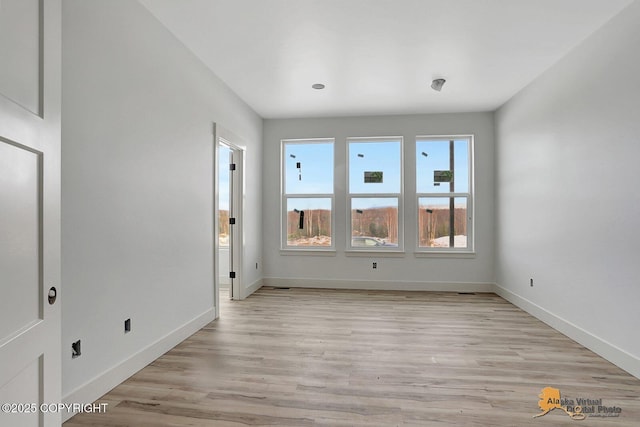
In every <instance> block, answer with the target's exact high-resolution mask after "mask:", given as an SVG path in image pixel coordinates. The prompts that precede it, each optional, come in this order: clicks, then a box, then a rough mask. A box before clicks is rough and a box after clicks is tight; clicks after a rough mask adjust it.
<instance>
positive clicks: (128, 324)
mask: <svg viewBox="0 0 640 427" xmlns="http://www.w3.org/2000/svg"><path fill="white" fill-rule="evenodd" d="M129 332H131V319H127V320H125V321H124V333H125V334H128V333H129Z"/></svg>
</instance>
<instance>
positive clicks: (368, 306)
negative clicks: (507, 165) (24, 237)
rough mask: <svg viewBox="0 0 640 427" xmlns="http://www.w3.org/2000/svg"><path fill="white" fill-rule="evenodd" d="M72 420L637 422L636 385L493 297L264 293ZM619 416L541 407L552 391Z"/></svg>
mask: <svg viewBox="0 0 640 427" xmlns="http://www.w3.org/2000/svg"><path fill="white" fill-rule="evenodd" d="M221 312H222V317H221V318H220V319H219V320H217V321H215V322H212V323H211V324H209V325H208V326H207V327H205V328H204V329H202V330H201V331H199V332H198V333H196V334H195V335H193V336H192V337H191V338H189V339H187V340H186V341H184V342H183V343H182V344H180V345H178V346H177V347H176V348H174V349H173V350H171V351H170V352H168V353H167V354H165V355H164V356H162V357H160V358H159V359H157V360H156V361H155V362H153V363H152V364H151V365H149V366H148V367H146V368H144V369H143V370H142V371H140V372H139V373H137V374H136V375H134V376H133V377H131V378H130V379H129V380H127V381H126V382H124V383H123V384H121V385H120V386H118V387H117V388H115V389H114V390H113V391H111V392H110V393H108V394H107V395H106V396H104V397H103V398H102V399H101V400H100V401H99V402H107V403H109V407H108V410H107V412H106V413H105V414H80V415H77V416H75V417H74V418H72V419H71V420H69V421H68V422H67V423H65V424H64V426H65V427H76V426H137V427H141V426H247V425H250V426H258V425H268V426H436V427H438V426H491V427H500V426H508V427H513V426H518V427H519V426H578V425H582V426H611V427H614V426H615V427H622V426H624V427H627V426H629V427H631V426H634V427H637V426H640V397H639V396H640V380H638V379H636V378H634V377H632V376H631V375H629V374H627V373H625V372H624V371H622V370H621V369H619V368H617V367H616V366H614V365H612V364H611V363H609V362H607V361H605V360H604V359H602V358H600V357H598V356H596V355H595V354H594V353H592V352H591V351H589V350H587V349H585V348H584V347H582V346H580V345H578V344H576V343H575V342H573V341H572V340H570V339H568V338H566V337H565V336H563V335H561V334H560V333H558V332H556V331H554V330H553V329H551V328H549V327H548V326H546V325H545V324H543V323H542V322H540V321H538V320H536V319H535V318H533V317H531V316H529V315H528V314H526V313H524V312H523V311H521V310H519V309H518V308H516V307H514V306H513V305H511V304H510V303H508V302H506V301H505V300H503V299H501V298H500V297H498V296H496V295H494V294H477V295H459V294H457V293H422V292H384V291H334V290H311V289H290V290H288V289H282V290H280V289H272V288H263V289H261V290H259V291H258V292H257V293H255V294H254V295H253V296H251V297H250V298H248V299H247V300H245V301H242V302H229V301H225V302H224V304H223V306H222V307H221ZM547 386H549V387H554V388H558V389H560V391H561V393H562V397H563V398H573V399H575V398H589V399H602V400H603V402H602V403H603V404H604V405H606V406H617V407H619V408H621V409H622V412H621V414H620V416H619V417H618V418H609V419H607V418H595V417H589V418H587V419H586V420H584V421H575V420H572V419H570V418H569V416H568V415H567V414H565V413H564V412H562V411H561V410H560V409H555V410H553V411H552V412H550V413H548V414H547V415H545V416H543V417H540V418H536V419H533V415H535V414H537V413H539V412H540V410H539V408H538V394H539V393H540V392H541V389H542V388H544V387H547Z"/></svg>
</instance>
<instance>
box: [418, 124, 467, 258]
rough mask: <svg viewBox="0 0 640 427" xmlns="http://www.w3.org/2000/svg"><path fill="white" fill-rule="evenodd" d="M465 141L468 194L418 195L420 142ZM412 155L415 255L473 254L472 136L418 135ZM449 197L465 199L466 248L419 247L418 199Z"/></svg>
mask: <svg viewBox="0 0 640 427" xmlns="http://www.w3.org/2000/svg"><path fill="white" fill-rule="evenodd" d="M461 139H466V140H467V141H468V159H469V164H468V167H469V192H467V193H465V192H453V193H449V192H445V193H419V192H418V191H417V189H418V167H419V165H418V162H419V159H420V158H419V156H418V155H417V146H418V142H420V141H428V140H432V141H443V140H461ZM414 151H416V152H415V153H414V156H415V160H414V161H415V172H416V174H415V177H414V181H415V185H416V197H415V201H416V224H415V230H416V236H415V239H416V248H415V251H416V255H418V256H420V255H423V256H425V255H436V254H460V255H465V254H466V255H470V254H475V249H474V248H475V235H474V227H473V225H474V222H475V211H474V204H475V203H474V193H475V191H474V181H475V179H474V175H475V173H474V165H475V161H474V151H475V150H474V135H418V136H416V146H415V150H414ZM451 197H454V198H456V197H465V198H466V199H467V247H466V248H445V247H422V246H420V212H419V209H420V199H421V198H443V199H449V198H451Z"/></svg>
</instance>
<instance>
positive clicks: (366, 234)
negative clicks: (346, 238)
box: [351, 197, 398, 247]
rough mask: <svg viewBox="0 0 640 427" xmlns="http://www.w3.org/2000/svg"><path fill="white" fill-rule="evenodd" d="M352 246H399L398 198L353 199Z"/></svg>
mask: <svg viewBox="0 0 640 427" xmlns="http://www.w3.org/2000/svg"><path fill="white" fill-rule="evenodd" d="M351 246H353V247H363V246H366V247H374V246H378V247H397V246H398V198H397V197H379V198H360V197H358V198H353V199H351Z"/></svg>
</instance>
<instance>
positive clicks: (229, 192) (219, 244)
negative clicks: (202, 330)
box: [213, 126, 244, 316]
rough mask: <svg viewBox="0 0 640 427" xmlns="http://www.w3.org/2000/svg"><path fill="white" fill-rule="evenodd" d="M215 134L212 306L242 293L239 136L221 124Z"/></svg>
mask: <svg viewBox="0 0 640 427" xmlns="http://www.w3.org/2000/svg"><path fill="white" fill-rule="evenodd" d="M214 134H215V138H214V141H215V150H214V151H215V157H214V165H215V198H214V200H215V212H214V213H215V221H214V230H215V231H214V236H213V237H214V254H215V257H214V268H215V270H214V271H215V285H214V294H215V306H216V315H217V316H219V315H220V307H221V304H220V302H221V301H224V300H229V299H233V300H240V299H243V298H244V295H243V293H242V290H243V286H242V276H243V275H242V241H243V238H242V202H243V193H244V191H243V177H244V175H243V174H244V172H243V171H244V149H243V148H242V147H241V146H240V145H239V141H240V140H239V139H238V138H237V137H235V136H234V135H233V134H232V133H231V132H228V131H226V130H224V129H223V128H221V127H220V126H214Z"/></svg>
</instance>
